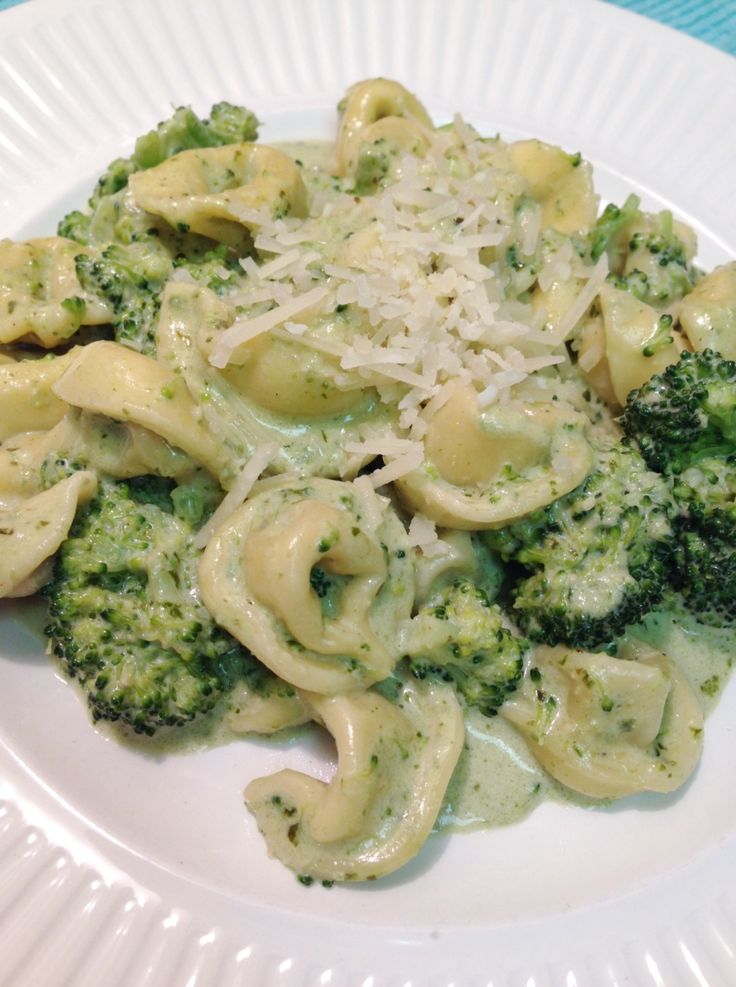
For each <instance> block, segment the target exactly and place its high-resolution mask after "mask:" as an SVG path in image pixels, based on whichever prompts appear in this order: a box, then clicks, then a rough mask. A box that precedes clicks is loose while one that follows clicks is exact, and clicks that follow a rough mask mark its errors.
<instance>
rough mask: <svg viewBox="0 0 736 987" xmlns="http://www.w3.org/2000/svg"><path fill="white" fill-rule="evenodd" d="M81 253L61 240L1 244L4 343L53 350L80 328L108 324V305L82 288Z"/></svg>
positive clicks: (0, 332) (0, 310) (0, 336)
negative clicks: (27, 342) (20, 342)
mask: <svg viewBox="0 0 736 987" xmlns="http://www.w3.org/2000/svg"><path fill="white" fill-rule="evenodd" d="M80 252H81V249H80V247H79V244H76V243H74V241H72V240H66V239H64V238H63V237H40V238H38V239H35V240H27V241H25V242H24V243H15V242H13V241H12V240H0V343H12V342H14V341H15V340H19V339H24V340H30V341H31V342H34V343H37V344H38V345H39V346H43V347H46V348H51V347H54V346H59V345H60V344H61V343H63V342H65V341H66V340H67V339H68V338H69V337H70V336H73V335H74V333H75V332H76V331H77V329H79V326H80V325H87V326H94V325H100V324H101V323H104V322H107V321H108V319H109V318H110V307H109V305H108V304H107V303H106V302H104V301H103V300H101V299H100V298H98V297H96V296H93V295H90V294H88V293H87V292H85V291H84V290H83V289H82V286H81V285H80V283H79V279H78V278H77V273H76V268H75V262H74V258H75V257H76V255H77V254H78V253H80Z"/></svg>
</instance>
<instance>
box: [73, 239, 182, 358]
mask: <svg viewBox="0 0 736 987" xmlns="http://www.w3.org/2000/svg"><path fill="white" fill-rule="evenodd" d="M76 268H77V277H78V278H79V282H80V284H81V285H82V286H83V287H84V289H85V290H86V291H89V292H90V293H92V294H95V295H98V296H99V297H101V298H103V299H105V301H107V302H108V303H109V304H110V306H111V308H112V311H113V316H112V320H111V322H112V327H113V331H114V333H115V338H116V340H117V341H118V342H119V343H124V344H125V345H126V346H130V347H132V348H133V349H136V350H140V351H141V352H142V353H153V352H154V351H155V348H156V324H157V321H158V314H159V310H160V307H161V302H160V296H161V291H162V289H163V286H164V284H165V283H166V280H167V278H168V276H169V274H170V273H171V270H172V263H171V260H170V259H169V258H168V257H167V256H166V254H162V253H160V252H158V251H151V250H150V249H148V245H147V244H145V243H143V244H140V243H134V244H130V245H129V246H121V245H118V244H112V245H111V246H109V247H108V248H107V249H106V250H104V251H103V252H102V254H101V255H100V256H98V257H95V256H93V255H87V254H80V255H79V256H78V257H77V259H76Z"/></svg>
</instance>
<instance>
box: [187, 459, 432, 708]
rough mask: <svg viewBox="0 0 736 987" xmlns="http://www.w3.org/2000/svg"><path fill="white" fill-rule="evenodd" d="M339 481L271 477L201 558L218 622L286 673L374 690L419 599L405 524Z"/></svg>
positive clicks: (297, 681)
mask: <svg viewBox="0 0 736 987" xmlns="http://www.w3.org/2000/svg"><path fill="white" fill-rule="evenodd" d="M363 497H364V494H363V493H362V491H361V489H359V488H358V487H356V486H355V485H353V484H348V483H342V482H339V481H336V480H322V479H311V480H308V479H300V480H291V481H289V480H281V481H279V482H276V481H267V483H266V486H265V488H264V489H262V490H261V491H260V492H258V493H255V494H254V495H253V496H251V497H250V498H249V499H248V501H247V502H246V503H245V504H244V505H243V507H241V508H240V509H239V510H237V511H235V513H234V514H232V515H231V517H230V518H229V519H228V520H227V521H226V522H225V523H224V524H223V525H222V526H221V527H220V528H219V529H218V530H217V531H216V532H215V534H214V535H213V537H212V539H211V540H210V542H209V544H208V545H207V548H206V549H205V552H204V555H203V557H202V561H201V564H200V573H199V574H200V586H201V591H202V598H203V600H204V603H205V605H206V606H207V608H208V609H209V610H210V612H211V613H212V614H213V616H214V618H215V620H217V622H218V623H219V624H221V625H222V626H223V627H226V628H227V630H228V631H230V633H231V634H232V635H233V636H234V637H236V638H237V639H238V640H239V641H241V642H242V643H243V644H244V645H245V646H246V647H247V648H249V649H250V651H252V652H253V654H254V655H256V656H257V657H258V658H259V659H260V660H261V661H262V662H263V664H264V665H266V666H268V668H270V669H271V670H272V671H273V672H275V673H276V674H277V675H278V676H279V677H280V678H282V679H284V680H285V681H286V682H289V683H290V684H292V685H294V686H297V687H298V688H300V689H308V690H309V691H311V692H318V693H325V694H332V693H337V692H352V691H355V690H357V689H365V688H367V687H368V686H369V685H371V684H372V683H373V682H377V681H379V680H381V679H384V678H386V677H387V676H388V675H389V674H390V673H391V671H392V669H393V668H394V666H395V664H396V662H397V661H398V659H399V658H400V657H401V650H400V648H401V645H400V640H399V635H400V631H401V628H402V626H403V625H404V624H405V622H406V620H407V619H408V617H409V615H410V612H411V606H412V602H413V573H412V565H411V561H410V559H409V556H408V541H407V537H406V533H405V531H404V527H403V525H402V524H401V521H400V520H399V518H398V517H397V516H396V514H395V513H394V512H393V510H392V509H391V508H388V507H387V508H386V509H385V510H384V511H383V513H382V514H381V515H380V516H379V518H377V519H376V518H373V517H372V510H371V506H370V505H367V504H366V503H365V502H364V500H363Z"/></svg>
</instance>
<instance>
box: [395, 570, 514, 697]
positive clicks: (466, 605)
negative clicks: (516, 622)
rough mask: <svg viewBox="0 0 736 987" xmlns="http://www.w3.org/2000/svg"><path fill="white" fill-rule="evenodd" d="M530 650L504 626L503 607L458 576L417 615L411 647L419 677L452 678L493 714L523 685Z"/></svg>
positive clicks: (459, 688)
mask: <svg viewBox="0 0 736 987" xmlns="http://www.w3.org/2000/svg"><path fill="white" fill-rule="evenodd" d="M527 649H528V642H527V641H525V640H524V638H521V637H517V636H515V635H514V634H513V633H512V632H511V631H510V630H508V628H507V627H505V626H504V621H503V612H502V610H501V609H500V607H499V606H498V605H497V604H495V603H489V601H488V597H487V596H486V594H485V593H484V592H483V590H482V589H480V588H479V587H478V586H475V585H474V584H473V583H472V582H470V581H469V580H467V579H458V580H457V581H456V582H455V583H453V585H452V586H448V587H446V588H445V589H444V590H443V591H442V592H441V593H440V594H438V595H437V596H436V597H434V598H433V599H432V600H431V602H430V603H428V604H427V605H426V606H424V607H422V609H421V610H420V611H419V613H418V614H417V615H416V617H415V618H414V619H413V621H412V625H411V630H410V636H409V647H408V649H407V650H408V654H409V665H410V668H411V670H412V672H413V674H414V675H415V676H416V677H417V678H420V679H424V678H435V679H440V680H442V681H445V682H451V683H452V684H453V685H454V686H455V688H456V689H457V691H458V693H459V694H460V695H461V696H462V697H463V698H464V700H465V702H466V703H467V704H468V706H475V707H477V708H478V709H479V710H480V711H481V713H484V714H485V715H486V716H493V715H495V713H496V711H497V710H498V707H499V706H501V705H502V704H503V701H504V699H505V698H506V697H507V696H508V695H509V694H510V693H511V692H513V691H514V690H515V689H516V687H517V685H518V684H519V682H520V680H521V676H522V669H523V663H524V654H525V653H526V651H527Z"/></svg>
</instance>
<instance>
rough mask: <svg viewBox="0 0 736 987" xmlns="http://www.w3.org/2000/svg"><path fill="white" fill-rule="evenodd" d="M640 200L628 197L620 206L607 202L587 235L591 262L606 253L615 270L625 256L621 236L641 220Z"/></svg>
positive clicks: (636, 197) (635, 197) (635, 196)
mask: <svg viewBox="0 0 736 987" xmlns="http://www.w3.org/2000/svg"><path fill="white" fill-rule="evenodd" d="M639 205H640V199H639V197H638V196H637V195H630V196H629V197H628V199H627V200H626V202H624V204H623V205H622V206H617V205H615V204H614V203H613V202H609V203H608V205H607V206H606V208H605V209H604V210H603V212H602V213H601V215H600V216H599V217H598V219H597V220H596V221H595V224H594V226H593V228H592V229H591V231H590V233H589V234H588V249H589V251H590V258H591V260H594V261H596V260H598V258H599V257H601V256H602V255H603V254H604V253H605V252H606V251H608V253H609V257H611V256H613V263H611V265H610V266H611V268H612V269H613V270H616V269H617V268H618V266H619V262H620V261H621V260H622V258H623V256H624V255H625V252H626V248H625V246H624V245H622V244H621V242H620V240H621V234H622V232H623V231H625V230H626V227H627V226H629V225H630V224H631V223H632V222H633V221H634V220H636V219H640V218H641V215H642V213H641V211H640V209H639Z"/></svg>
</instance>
